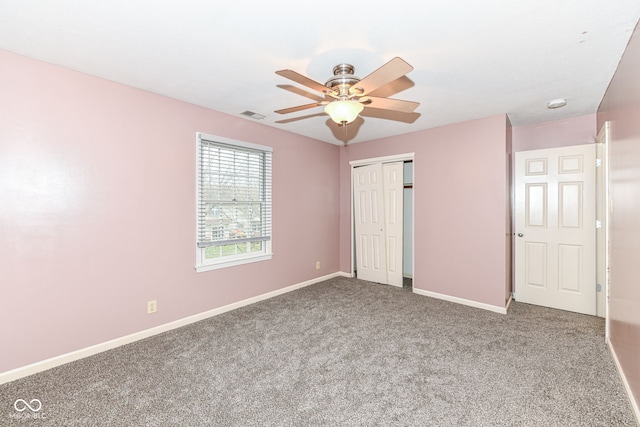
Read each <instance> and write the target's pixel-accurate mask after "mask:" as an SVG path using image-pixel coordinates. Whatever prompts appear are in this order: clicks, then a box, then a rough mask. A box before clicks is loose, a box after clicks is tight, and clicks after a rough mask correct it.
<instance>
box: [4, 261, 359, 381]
mask: <svg viewBox="0 0 640 427" xmlns="http://www.w3.org/2000/svg"><path fill="white" fill-rule="evenodd" d="M340 276H342V277H350V275H349V274H348V273H344V272H336V273H332V274H328V275H326V276H322V277H317V278H315V279H311V280H307V281H306V282H301V283H298V284H295V285H291V286H287V287H285V288H282V289H277V290H275V291H271V292H267V293H266V294H262V295H258V296H255V297H252V298H248V299H245V300H242V301H238V302H234V303H232V304H228V305H225V306H223V307H218V308H214V309H213V310H209V311H205V312H203V313H200V314H195V315H193V316H188V317H184V318H182V319H178V320H174V321H173V322H169V323H165V324H164V325H159V326H155V327H153V328H150V329H145V330H144V331H140V332H135V333H133V334H130V335H126V336H123V337H120V338H116V339H113V340H110V341H106V342H103V343H100V344H96V345H92V346H90V347H85V348H82V349H79V350H75V351H72V352H70V353H66V354H61V355H59V356H55V357H51V358H49V359H45V360H42V361H39V362H35V363H32V364H30V365H26V366H22V367H20V368H16V369H12V370H10V371H6V372H2V373H0V384H5V383H8V382H9V381H14V380H17V379H20V378H23V377H26V376H29V375H33V374H36V373H38V372H42V371H46V370H47V369H51V368H55V367H56V366H60V365H64V364H66V363H69V362H73V361H75V360H79V359H83V358H85V357H89V356H93V355H94V354H98V353H102V352H104V351H107V350H111V349H114V348H116V347H120V346H123V345H125V344H130V343H133V342H136V341H139V340H141V339H144V338H148V337H151V336H153V335H158V334H161V333H163V332H167V331H170V330H172V329H176V328H180V327H182V326H186V325H189V324H191V323H195V322H199V321H201V320H205V319H208V318H210V317H213V316H217V315H218V314H222V313H226V312H227V311H231V310H235V309H237V308H240V307H244V306H246V305H250V304H254V303H256V302H260V301H263V300H267V299H269V298H273V297H276V296H278V295H282V294H285V293H287V292H291V291H295V290H296V289H300V288H304V287H306V286H309V285H313V284H315V283H319V282H323V281H325V280H329V279H332V278H334V277H340Z"/></svg>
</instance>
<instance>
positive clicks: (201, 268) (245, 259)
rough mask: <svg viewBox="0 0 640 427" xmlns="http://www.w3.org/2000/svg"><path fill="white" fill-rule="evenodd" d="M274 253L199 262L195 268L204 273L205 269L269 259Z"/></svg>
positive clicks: (216, 268)
mask: <svg viewBox="0 0 640 427" xmlns="http://www.w3.org/2000/svg"><path fill="white" fill-rule="evenodd" d="M198 249H200V248H198ZM200 253H202V251H200ZM272 255H273V254H271V253H269V254H261V253H258V255H252V256H243V257H242V258H235V259H230V260H225V261H218V262H216V263H211V264H199V265H196V267H195V269H196V272H197V273H202V272H203V271H210V270H218V269H220V268H227V267H235V266H236V265H242V264H249V263H252V262H258V261H268V260H270V259H271V256H272ZM200 258H201V257H200ZM225 258H227V257H225ZM223 259H224V258H223Z"/></svg>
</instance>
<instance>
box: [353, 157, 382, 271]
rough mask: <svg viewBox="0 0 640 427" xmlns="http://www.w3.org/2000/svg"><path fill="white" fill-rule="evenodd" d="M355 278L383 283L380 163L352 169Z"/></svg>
mask: <svg viewBox="0 0 640 427" xmlns="http://www.w3.org/2000/svg"><path fill="white" fill-rule="evenodd" d="M353 199H354V200H353V204H354V214H355V215H354V216H355V218H354V220H355V221H354V222H355V241H356V266H357V275H358V278H360V279H362V280H368V281H371V282H378V283H387V268H386V259H387V255H386V250H385V232H384V228H385V224H384V194H383V176H382V164H381V163H376V164H372V165H367V166H361V167H358V168H354V169H353Z"/></svg>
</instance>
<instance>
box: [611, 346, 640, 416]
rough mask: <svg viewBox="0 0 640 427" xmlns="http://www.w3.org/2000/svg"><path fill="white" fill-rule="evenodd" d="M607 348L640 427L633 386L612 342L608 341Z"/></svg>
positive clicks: (639, 409)
mask: <svg viewBox="0 0 640 427" xmlns="http://www.w3.org/2000/svg"><path fill="white" fill-rule="evenodd" d="M607 346H608V347H609V351H610V352H611V357H613V361H614V363H615V364H616V368H617V369H618V374H619V375H620V379H621V380H622V384H623V385H624V390H625V391H626V392H627V397H628V398H629V402H630V403H631V409H632V410H633V415H635V417H636V422H637V423H638V425H639V426H640V407H639V406H638V401H637V400H636V399H635V397H634V396H633V392H632V391H631V386H630V385H629V382H628V381H627V377H626V376H625V375H624V371H623V370H622V366H620V361H619V360H618V356H617V355H616V351H615V349H614V348H613V346H612V345H611V341H609V340H607Z"/></svg>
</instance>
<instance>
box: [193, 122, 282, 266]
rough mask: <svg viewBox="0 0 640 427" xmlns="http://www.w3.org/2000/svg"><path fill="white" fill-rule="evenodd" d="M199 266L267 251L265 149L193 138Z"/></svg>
mask: <svg viewBox="0 0 640 427" xmlns="http://www.w3.org/2000/svg"><path fill="white" fill-rule="evenodd" d="M197 139H198V159H197V161H198V190H197V191H198V194H197V198H198V206H197V248H198V251H199V262H198V264H200V265H207V264H221V263H226V262H228V261H229V260H232V261H235V260H239V259H251V258H256V257H261V256H263V255H265V254H269V255H270V252H271V245H270V240H271V157H272V151H271V148H270V147H264V146H260V145H256V144H249V143H244V142H240V141H233V140H229V139H226V138H221V137H215V136H211V135H205V134H200V133H199V134H198V138H197Z"/></svg>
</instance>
